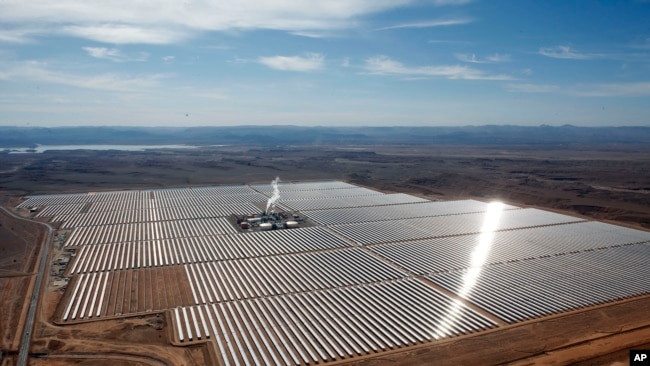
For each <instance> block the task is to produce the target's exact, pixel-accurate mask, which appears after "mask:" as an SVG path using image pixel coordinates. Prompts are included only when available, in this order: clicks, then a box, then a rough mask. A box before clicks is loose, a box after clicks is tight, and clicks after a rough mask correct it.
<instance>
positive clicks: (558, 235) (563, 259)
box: [19, 181, 650, 365]
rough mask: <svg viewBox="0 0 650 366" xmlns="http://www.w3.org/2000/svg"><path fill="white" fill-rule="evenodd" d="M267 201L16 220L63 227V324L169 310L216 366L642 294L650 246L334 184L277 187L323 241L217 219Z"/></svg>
mask: <svg viewBox="0 0 650 366" xmlns="http://www.w3.org/2000/svg"><path fill="white" fill-rule="evenodd" d="M272 192H273V187H272V186H271V185H270V184H258V185H251V186H220V187H199V188H175V189H163V190H146V191H123V192H107V193H88V194H73V195H48V196H32V197H29V198H28V199H27V200H26V201H25V202H23V203H22V204H21V205H19V207H43V206H45V207H44V208H43V209H42V210H41V211H40V212H39V214H38V215H39V216H41V217H52V218H53V220H55V221H63V222H64V224H63V226H64V227H68V228H71V233H70V235H68V240H67V241H66V243H65V245H66V247H68V248H73V249H76V251H77V254H76V256H75V258H74V259H73V260H72V262H71V263H70V265H69V266H68V273H69V275H71V276H72V280H71V282H70V285H69V286H68V288H67V290H66V293H65V295H64V300H63V301H62V303H61V305H60V308H59V321H60V322H62V323H65V322H78V321H89V320H95V319H98V318H99V319H103V318H106V317H119V316H131V315H135V314H142V313H147V312H150V311H164V310H169V314H170V315H171V324H172V325H173V329H174V337H175V340H176V341H177V342H181V343H187V342H196V341H197V340H205V339H210V340H211V341H213V342H214V344H215V347H216V349H217V350H218V354H219V357H221V361H223V363H224V364H226V365H237V364H247V363H262V364H306V363H322V362H329V361H338V360H348V359H352V358H353V357H358V356H363V355H370V354H376V353H378V352H382V351H383V350H389V349H401V348H403V347H408V346H409V345H414V344H420V343H425V342H431V341H435V340H436V339H441V338H445V337H452V336H458V335H462V334H469V333H472V332H476V331H481V330H485V329H488V328H491V327H495V326H499V324H506V323H514V322H518V321H523V320H527V319H531V318H536V317H540V316H544V315H548V314H554V313H557V312H563V311H568V310H572V309H577V308H581V307H585V306H590V305H593V304H598V303H602V302H607V301H614V300H617V299H621V298H625V297H630V296H637V295H640V294H646V293H648V292H649V291H650V288H649V286H648V283H647V281H644V279H646V278H648V275H650V272H648V271H649V270H648V266H647V265H645V263H648V260H650V233H648V232H644V231H639V230H633V229H627V228H623V227H619V226H615V225H610V224H605V223H600V222H589V221H586V220H584V219H581V218H576V217H572V216H567V215H561V214H557V213H552V212H547V211H542V210H537V209H530V208H524V209H521V208H518V207H515V206H509V205H500V206H495V205H488V204H486V203H483V202H479V201H475V200H461V201H448V202H438V201H437V202H431V201H428V200H425V199H423V198H419V197H415V196H410V195H406V194H382V193H380V192H377V191H373V190H370V189H367V188H362V187H357V186H354V185H351V184H348V183H344V182H331V181H325V182H306V183H281V184H280V192H281V198H280V200H279V202H280V204H279V205H278V207H287V208H290V209H293V210H300V211H301V212H302V213H303V214H304V215H305V216H307V217H309V218H310V220H313V221H314V222H315V223H317V224H319V225H320V226H315V227H307V228H300V229H290V230H279V231H269V232H256V233H245V234H244V233H239V232H237V231H236V230H235V229H234V227H233V226H232V225H231V223H230V222H228V220H226V219H225V216H227V215H229V214H230V213H237V214H245V213H253V212H256V211H257V210H259V208H258V207H261V206H264V201H266V200H267V199H268V197H270V196H271V195H272ZM495 207H498V212H497V213H495V212H496V211H494V209H495ZM235 211H237V212H235ZM449 294H452V295H451V296H450V295H449ZM465 303H471V304H473V306H476V307H478V308H481V309H482V310H483V312H481V313H479V312H477V311H474V310H472V309H475V308H472V307H467V306H465V305H464V304H465ZM343 319H345V321H344V320H343Z"/></svg>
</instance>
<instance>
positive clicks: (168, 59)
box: [160, 56, 176, 62]
mask: <svg viewBox="0 0 650 366" xmlns="http://www.w3.org/2000/svg"><path fill="white" fill-rule="evenodd" d="M175 58H176V57H175V56H163V57H161V58H160V59H161V60H163V61H165V62H173V61H174V59H175Z"/></svg>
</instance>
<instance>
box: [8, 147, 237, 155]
mask: <svg viewBox="0 0 650 366" xmlns="http://www.w3.org/2000/svg"><path fill="white" fill-rule="evenodd" d="M210 146H214V147H220V146H226V145H210ZM198 147H199V146H192V145H38V146H36V147H14V148H5V149H3V150H4V151H8V152H9V153H10V154H40V153H43V152H45V151H52V150H121V151H144V150H158V149H196V148H198Z"/></svg>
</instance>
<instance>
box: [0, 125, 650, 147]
mask: <svg viewBox="0 0 650 366" xmlns="http://www.w3.org/2000/svg"><path fill="white" fill-rule="evenodd" d="M649 142H650V126H648V127H576V126H571V125H565V126H546V125H542V126H536V127H524V126H510V125H504V126H495V125H486V126H463V127H299V126H241V127H187V128H182V127H110V126H107V127H53V128H45V127H0V147H5V148H7V147H32V146H36V145H37V144H40V145H87V144H113V145H158V144H187V145H215V144H233V145H236V144H242V145H243V144H246V145H287V144H291V145H313V144H319V145H321V144H323V145H324V144H360V145H372V144H431V143H435V144H454V145H537V144H545V145H548V144H551V145H566V144H593V143H601V144H612V143H613V144H648V143H649Z"/></svg>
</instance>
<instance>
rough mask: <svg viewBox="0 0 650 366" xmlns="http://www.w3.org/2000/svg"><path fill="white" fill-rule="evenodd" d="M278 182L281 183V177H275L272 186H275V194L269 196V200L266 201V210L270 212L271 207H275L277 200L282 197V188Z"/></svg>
mask: <svg viewBox="0 0 650 366" xmlns="http://www.w3.org/2000/svg"><path fill="white" fill-rule="evenodd" d="M278 183H280V177H275V179H273V181H272V182H271V186H273V195H272V196H271V198H269V201H268V202H266V212H269V208H273V209H275V202H276V201H277V200H279V199H280V188H278Z"/></svg>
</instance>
